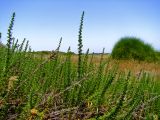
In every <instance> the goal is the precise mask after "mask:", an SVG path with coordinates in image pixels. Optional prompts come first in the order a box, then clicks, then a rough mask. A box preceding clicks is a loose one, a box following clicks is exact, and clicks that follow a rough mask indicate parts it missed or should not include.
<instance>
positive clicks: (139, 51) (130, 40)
mask: <svg viewBox="0 0 160 120" xmlns="http://www.w3.org/2000/svg"><path fill="white" fill-rule="evenodd" d="M111 56H112V58H114V59H134V60H140V61H142V60H147V61H155V59H156V55H155V50H154V49H153V47H152V46H151V45H149V44H146V43H144V42H143V41H142V40H141V39H139V38H136V37H124V38H121V39H120V40H119V41H118V42H117V43H116V44H115V46H114V48H113V50H112V53H111Z"/></svg>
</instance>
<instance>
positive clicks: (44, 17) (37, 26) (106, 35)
mask: <svg viewBox="0 0 160 120" xmlns="http://www.w3.org/2000/svg"><path fill="white" fill-rule="evenodd" d="M159 7H160V1H159V0H77V1H75V0H68V1H67V0H54V1H52V0H45V1H44V0H34V1H33V0H21V1H18V0H0V32H1V33H2V42H3V43H6V40H7V37H6V36H7V29H8V26H9V23H10V19H11V15H12V13H13V12H15V13H16V17H15V24H14V27H13V36H14V37H15V38H18V39H19V41H22V40H23V38H26V39H27V40H29V42H30V45H31V47H32V49H33V50H35V51H40V50H53V49H56V47H57V45H58V42H59V39H60V37H62V38H63V40H62V45H61V49H60V50H61V51H67V49H68V47H69V46H71V51H73V52H76V53H77V44H78V42H77V41H78V31H79V24H80V17H81V14H82V11H85V17H84V26H83V33H82V35H83V52H85V51H86V50H87V49H88V48H89V49H90V52H96V53H99V52H101V51H102V49H103V48H105V52H107V53H110V52H111V51H112V48H113V46H114V44H115V43H116V42H117V41H118V40H119V39H120V38H121V37H125V36H134V37H138V38H140V39H142V40H143V41H144V42H146V43H150V44H151V45H152V46H153V47H154V48H155V49H156V50H160V24H159V23H160V14H159V13H160V8H159Z"/></svg>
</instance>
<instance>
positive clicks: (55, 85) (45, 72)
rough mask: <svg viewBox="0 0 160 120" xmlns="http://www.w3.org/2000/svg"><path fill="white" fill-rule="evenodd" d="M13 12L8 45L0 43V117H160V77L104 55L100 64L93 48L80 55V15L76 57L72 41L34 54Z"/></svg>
mask: <svg viewBox="0 0 160 120" xmlns="http://www.w3.org/2000/svg"><path fill="white" fill-rule="evenodd" d="M14 18H15V13H14V14H13V16H12V19H11V23H10V26H9V29H8V40H7V42H8V43H7V45H6V47H7V48H6V49H1V48H0V52H1V54H0V68H1V69H0V119H1V120H7V119H17V120H23V119H26V120H42V119H44V120H47V119H68V120H75V119H92V120H96V119H99V120H115V119H128V120H130V119H159V118H160V100H159V98H160V89H159V88H160V83H159V81H156V80H155V79H154V77H153V76H152V75H150V74H148V73H146V72H145V71H143V70H141V71H140V72H139V74H138V75H137V76H134V75H133V74H132V72H130V71H128V72H127V73H125V72H119V71H118V65H117V64H112V68H109V67H108V66H109V64H110V61H109V60H110V59H104V49H103V52H102V54H101V58H100V62H99V64H94V62H93V58H94V55H93V54H92V55H91V59H89V49H88V50H87V52H86V54H84V55H82V48H83V44H82V40H83V39H82V26H83V19H84V12H83V14H82V17H81V22H80V29H79V35H78V53H79V54H78V62H77V63H74V62H72V60H71V57H72V55H73V54H71V51H70V47H69V48H68V52H67V54H65V55H63V56H61V54H59V53H60V51H59V48H60V46H61V41H62V38H61V39H60V42H59V45H58V47H57V49H56V50H55V51H52V52H51V53H50V57H48V58H47V59H38V58H36V57H34V54H33V53H32V51H31V49H30V48H29V46H28V41H26V39H24V40H23V42H22V43H21V44H19V45H18V40H17V41H15V40H14V39H13V36H12V29H13V22H14Z"/></svg>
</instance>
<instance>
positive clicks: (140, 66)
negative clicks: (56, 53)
mask: <svg viewBox="0 0 160 120" xmlns="http://www.w3.org/2000/svg"><path fill="white" fill-rule="evenodd" d="M90 59H91V55H89V60H90ZM100 59H101V55H94V56H93V63H94V64H95V65H98V64H99V62H100ZM107 59H109V55H104V57H103V60H107ZM72 61H73V62H74V63H77V61H78V55H73V56H72ZM117 63H118V65H119V70H120V71H124V72H126V71H129V70H131V72H132V73H134V74H135V75H136V74H138V73H139V72H140V71H141V70H143V71H145V72H147V73H151V74H152V75H155V76H156V78H158V79H159V80H160V63H154V62H145V61H141V62H139V61H135V60H113V59H111V60H110V66H109V67H112V65H113V64H117Z"/></svg>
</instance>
